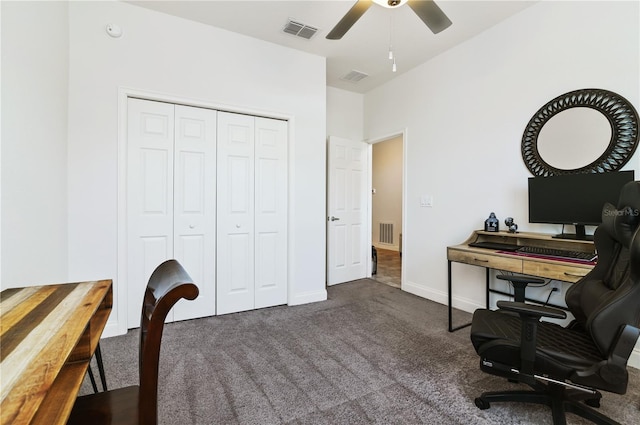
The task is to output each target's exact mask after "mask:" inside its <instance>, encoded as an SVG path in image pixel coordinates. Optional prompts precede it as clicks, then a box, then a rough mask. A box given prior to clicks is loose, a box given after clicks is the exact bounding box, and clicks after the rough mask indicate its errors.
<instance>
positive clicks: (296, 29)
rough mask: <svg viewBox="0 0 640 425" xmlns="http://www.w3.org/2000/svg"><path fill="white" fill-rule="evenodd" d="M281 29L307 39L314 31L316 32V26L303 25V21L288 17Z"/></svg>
mask: <svg viewBox="0 0 640 425" xmlns="http://www.w3.org/2000/svg"><path fill="white" fill-rule="evenodd" d="M282 31H284V32H286V33H287V34H293V35H296V36H298V37H302V38H306V39H307V40H308V39H310V38H311V37H313V35H314V34H315V33H316V32H318V28H314V27H311V26H309V25H305V24H303V23H300V22H296V21H293V20H291V19H289V21H287V24H286V25H285V26H284V28H283V29H282Z"/></svg>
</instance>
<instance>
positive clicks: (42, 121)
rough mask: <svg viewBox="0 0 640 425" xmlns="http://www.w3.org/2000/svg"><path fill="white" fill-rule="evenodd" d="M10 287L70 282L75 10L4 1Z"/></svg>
mask: <svg viewBox="0 0 640 425" xmlns="http://www.w3.org/2000/svg"><path fill="white" fill-rule="evenodd" d="M0 7H1V8H2V106H3V108H2V124H3V125H2V191H1V192H2V232H1V234H2V275H1V277H0V282H1V283H0V284H1V285H2V286H1V287H2V289H4V288H7V287H17V286H30V285H39V284H47V283H58V282H64V281H66V280H67V179H66V173H67V90H68V43H69V35H68V25H67V23H68V14H67V9H68V8H67V3H65V2H2V3H1V5H0Z"/></svg>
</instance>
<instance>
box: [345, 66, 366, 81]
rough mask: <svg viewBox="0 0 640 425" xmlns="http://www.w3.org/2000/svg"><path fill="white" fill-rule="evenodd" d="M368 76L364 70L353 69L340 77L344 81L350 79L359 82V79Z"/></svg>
mask: <svg viewBox="0 0 640 425" xmlns="http://www.w3.org/2000/svg"><path fill="white" fill-rule="evenodd" d="M368 76H369V74H365V73H364V72H361V71H356V70H355V69H352V70H351V71H349V72H348V73H347V74H345V75H343V76H342V77H340V79H341V80H344V81H350V82H352V83H357V82H358V81H360V80H362V79H363V78H367V77H368Z"/></svg>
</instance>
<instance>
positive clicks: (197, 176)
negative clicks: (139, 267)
mask: <svg viewBox="0 0 640 425" xmlns="http://www.w3.org/2000/svg"><path fill="white" fill-rule="evenodd" d="M174 161H175V164H174V169H175V179H174V258H176V259H177V260H178V261H179V262H180V263H181V264H182V265H183V266H184V268H185V270H187V272H188V273H189V275H190V276H191V278H192V279H193V281H194V283H195V284H196V285H197V286H198V288H199V289H200V294H199V295H198V298H196V299H195V300H194V301H186V300H181V301H178V303H177V304H176V305H175V307H174V308H173V315H174V320H185V319H193V318H196V317H205V316H212V315H214V314H215V279H216V275H215V270H216V241H215V235H216V111H213V110H211V109H204V108H194V107H189V106H181V105H176V106H175V151H174Z"/></svg>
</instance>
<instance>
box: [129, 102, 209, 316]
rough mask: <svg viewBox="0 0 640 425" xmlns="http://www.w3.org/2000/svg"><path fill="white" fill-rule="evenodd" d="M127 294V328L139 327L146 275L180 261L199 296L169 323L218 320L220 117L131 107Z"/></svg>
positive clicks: (165, 107)
mask: <svg viewBox="0 0 640 425" xmlns="http://www.w3.org/2000/svg"><path fill="white" fill-rule="evenodd" d="M127 135H128V140H127V155H128V157H127V244H128V245H127V267H128V269H127V270H128V272H127V277H128V279H127V292H128V307H127V310H128V315H127V316H128V318H127V324H128V327H129V328H133V327H138V326H140V311H141V306H142V297H143V295H144V289H145V287H146V284H147V281H148V280H149V276H151V273H152V272H153V270H154V269H155V268H156V267H157V266H158V265H159V264H160V263H162V262H163V261H165V260H167V259H170V258H176V259H177V260H178V261H180V262H181V263H182V264H183V266H184V267H185V269H186V270H187V271H188V272H189V274H190V275H191V277H192V278H193V280H194V282H195V283H196V285H197V286H198V288H199V289H200V295H199V296H198V298H196V300H194V301H189V302H188V303H186V302H183V301H180V302H178V304H176V306H175V307H174V309H173V310H172V311H171V312H169V315H168V316H167V320H168V321H172V320H183V319H190V318H196V317H204V316H210V315H213V314H215V264H216V263H215V258H216V253H215V235H216V234H215V223H216V217H215V214H216V205H215V200H216V191H215V187H216V183H215V179H216V157H215V155H216V148H215V141H216V112H215V111H213V110H209V109H203V108H193V107H186V106H179V105H177V106H176V105H173V104H168V103H162V102H153V101H147V100H139V99H130V100H129V101H128V134H127Z"/></svg>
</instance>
